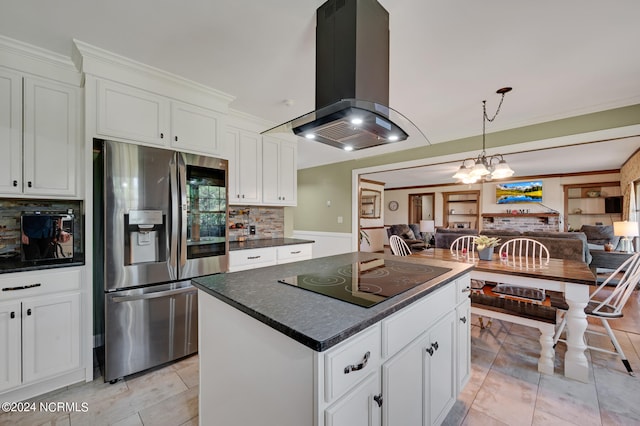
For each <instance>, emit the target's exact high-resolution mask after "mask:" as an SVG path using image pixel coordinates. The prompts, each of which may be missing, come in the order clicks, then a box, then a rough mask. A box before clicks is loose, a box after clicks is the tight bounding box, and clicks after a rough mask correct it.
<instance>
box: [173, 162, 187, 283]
mask: <svg viewBox="0 0 640 426" xmlns="http://www.w3.org/2000/svg"><path fill="white" fill-rule="evenodd" d="M178 182H179V185H180V198H179V203H178V206H177V207H178V208H179V209H180V212H179V213H180V253H179V254H180V263H179V265H180V268H179V269H180V275H181V276H182V275H184V273H183V271H184V267H185V265H186V264H187V166H186V163H185V160H184V155H183V154H178ZM174 204H176V203H174Z"/></svg>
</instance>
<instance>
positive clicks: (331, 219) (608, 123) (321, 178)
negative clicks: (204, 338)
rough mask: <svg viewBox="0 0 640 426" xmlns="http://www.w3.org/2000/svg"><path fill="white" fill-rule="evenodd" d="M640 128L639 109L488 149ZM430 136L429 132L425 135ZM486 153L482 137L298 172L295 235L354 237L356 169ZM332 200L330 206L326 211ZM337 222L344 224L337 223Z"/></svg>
mask: <svg viewBox="0 0 640 426" xmlns="http://www.w3.org/2000/svg"><path fill="white" fill-rule="evenodd" d="M636 124H640V104H638V105H632V106H628V107H623V108H616V109H612V110H607V111H602V112H597V113H593V114H585V115H581V116H577V117H571V118H565V119H562V120H555V121H549V122H546V123H540V124H535V125H531V126H525V127H520V128H517V129H510V130H505V131H502V132H496V133H492V134H491V137H490V138H488V140H487V148H490V147H499V146H506V145H514V144H519V143H524V142H532V141H538V140H544V139H550V138H555V137H561V136H568V135H574V134H580V133H587V132H594V131H598V130H605V129H613V128H617V127H624V126H631V125H636ZM426 131H427V134H428V129H426ZM481 147H482V138H481V135H478V136H474V137H469V138H464V139H457V140H453V141H449V142H444V143H438V144H434V145H431V146H424V147H420V148H413V149H408V150H403V151H397V152H393V153H390V154H385V155H378V156H374V157H368V158H363V159H360V160H349V161H344V162H341V163H334V164H329V165H326V166H319V167H311V168H308V169H302V170H298V206H297V207H295V208H292V210H293V215H292V216H293V222H294V223H293V224H292V229H299V230H305V231H323V232H346V233H350V232H351V172H352V170H354V169H362V168H365V167H372V166H379V165H383V164H391V163H399V162H403V161H410V160H417V159H420V158H429V157H438V156H441V155H448V154H456V153H459V152H467V151H475V150H479V149H481ZM327 200H330V201H331V206H330V207H327ZM338 216H342V218H343V222H342V223H338V220H337V218H338Z"/></svg>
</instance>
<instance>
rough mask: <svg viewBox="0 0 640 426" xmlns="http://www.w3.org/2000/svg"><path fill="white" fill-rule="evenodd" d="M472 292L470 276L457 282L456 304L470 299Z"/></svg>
mask: <svg viewBox="0 0 640 426" xmlns="http://www.w3.org/2000/svg"><path fill="white" fill-rule="evenodd" d="M470 292H471V276H470V275H469V274H467V275H465V276H464V277H460V278H458V279H457V280H456V304H458V303H461V302H464V300H465V299H468V298H469V294H471V293H470Z"/></svg>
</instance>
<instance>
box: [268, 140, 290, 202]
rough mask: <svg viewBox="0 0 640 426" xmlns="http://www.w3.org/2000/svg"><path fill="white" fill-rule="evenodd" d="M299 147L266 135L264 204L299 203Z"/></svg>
mask: <svg viewBox="0 0 640 426" xmlns="http://www.w3.org/2000/svg"><path fill="white" fill-rule="evenodd" d="M296 156H297V147H296V145H295V144H294V143H291V142H287V141H282V140H278V139H273V138H270V137H264V138H263V141H262V170H263V177H262V190H263V202H264V204H273V205H283V206H295V205H296V204H297V190H296V189H297V170H296V165H297V161H296Z"/></svg>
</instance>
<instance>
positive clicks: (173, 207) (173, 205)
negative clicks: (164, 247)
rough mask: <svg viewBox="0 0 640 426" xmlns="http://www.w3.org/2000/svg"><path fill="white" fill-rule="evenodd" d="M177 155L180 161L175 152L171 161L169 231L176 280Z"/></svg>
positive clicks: (170, 254)
mask: <svg viewBox="0 0 640 426" xmlns="http://www.w3.org/2000/svg"><path fill="white" fill-rule="evenodd" d="M176 156H177V157H178V161H179V159H180V157H179V155H175V154H174V157H173V158H174V160H172V162H171V163H172V164H171V167H170V172H169V179H170V181H169V190H170V197H169V204H170V206H169V209H170V211H171V230H170V232H169V247H170V249H169V250H170V252H169V270H170V271H171V278H172V279H174V280H176V279H178V238H179V235H180V204H179V203H180V190H179V186H178V185H179V182H178V175H177V171H176V164H175V158H176Z"/></svg>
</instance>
